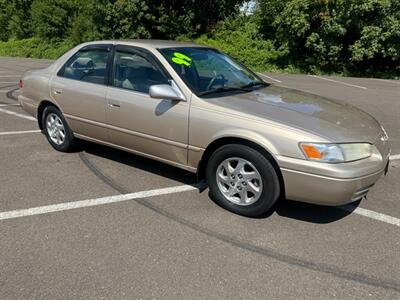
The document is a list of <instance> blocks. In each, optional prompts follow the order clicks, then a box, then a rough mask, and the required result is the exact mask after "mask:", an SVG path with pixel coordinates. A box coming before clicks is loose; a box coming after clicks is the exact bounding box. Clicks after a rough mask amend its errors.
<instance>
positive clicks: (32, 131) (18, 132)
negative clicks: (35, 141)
mask: <svg viewBox="0 0 400 300" xmlns="http://www.w3.org/2000/svg"><path fill="white" fill-rule="evenodd" d="M38 132H41V131H40V130H24V131H6V132H1V131H0V136H1V135H14V134H26V133H38Z"/></svg>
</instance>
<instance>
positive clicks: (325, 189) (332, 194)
mask: <svg viewBox="0 0 400 300" xmlns="http://www.w3.org/2000/svg"><path fill="white" fill-rule="evenodd" d="M281 171H282V175H283V180H284V182H285V194H286V198H287V199H290V200H297V201H302V202H308V203H315V204H322V205H330V206H335V205H342V204H347V203H350V202H354V201H357V200H361V199H362V198H363V197H364V196H366V195H367V193H368V191H369V189H370V188H371V187H372V186H373V185H374V184H375V182H376V181H377V180H378V179H379V178H380V177H381V176H382V174H383V173H384V172H385V168H383V169H382V170H380V171H378V172H376V173H373V174H370V175H366V176H362V177H357V178H347V179H343V178H334V177H326V176H321V175H315V174H310V173H304V172H300V171H295V170H288V169H281Z"/></svg>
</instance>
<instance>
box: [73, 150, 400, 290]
mask: <svg viewBox="0 0 400 300" xmlns="http://www.w3.org/2000/svg"><path fill="white" fill-rule="evenodd" d="M79 157H80V159H81V160H82V162H83V163H84V164H85V166H86V167H87V168H88V169H89V170H90V171H92V172H93V174H94V175H96V176H97V177H98V178H99V179H100V180H101V181H103V182H104V183H105V184H107V185H108V186H110V187H111V188H113V189H114V190H115V191H117V192H119V193H121V194H126V193H128V192H129V191H128V190H127V189H125V188H124V187H122V186H120V185H119V184H118V183H117V182H115V181H114V180H113V179H112V178H110V177H108V176H107V175H105V174H104V173H103V172H102V171H101V169H100V168H99V167H97V166H96V165H95V164H94V163H93V162H92V161H91V160H90V159H89V157H88V156H87V155H86V153H84V152H80V153H79ZM133 201H135V202H137V203H139V204H141V205H142V206H144V207H146V208H148V209H150V210H152V211H153V212H155V213H157V214H160V215H162V216H164V217H166V218H168V219H170V220H172V221H174V222H177V223H179V224H181V225H184V226H186V227H188V228H191V229H192V230H194V231H197V232H200V233H202V234H205V235H207V236H209V237H212V238H214V239H217V240H220V241H222V242H224V243H226V244H229V245H231V246H234V247H237V248H240V249H243V250H247V251H250V252H253V253H256V254H259V255H262V256H265V257H269V258H272V259H275V260H277V261H280V262H283V263H286V264H289V265H293V266H297V267H302V268H305V269H309V270H312V271H317V272H321V273H325V274H329V275H333V276H335V277H338V278H342V279H346V280H350V281H354V282H358V283H362V284H366V285H369V286H374V287H378V288H384V289H390V290H394V291H396V292H400V284H399V283H398V282H396V281H391V280H382V279H379V278H374V277H369V276H367V275H364V274H362V273H357V272H349V271H345V270H342V269H340V268H338V267H335V266H332V265H329V264H325V263H315V262H313V261H309V260H305V259H301V258H298V257H294V256H290V255H286V254H282V253H279V252H277V251H275V250H272V249H268V248H263V247H259V246H255V245H252V244H250V243H246V242H243V241H241V240H238V239H236V238H234V237H231V236H228V235H225V234H222V233H219V232H216V231H213V230H210V229H207V228H205V227H203V226H200V225H198V224H195V223H193V222H190V221H189V220H187V219H184V218H182V217H180V216H178V215H175V214H173V213H171V212H169V211H166V210H164V209H162V208H161V207H159V206H157V205H155V204H153V203H151V202H149V201H147V200H146V199H134V200H133Z"/></svg>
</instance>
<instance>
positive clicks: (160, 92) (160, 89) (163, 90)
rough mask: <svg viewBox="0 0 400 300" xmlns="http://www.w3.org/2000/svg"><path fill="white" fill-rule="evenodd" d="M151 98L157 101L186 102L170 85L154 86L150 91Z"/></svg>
mask: <svg viewBox="0 0 400 300" xmlns="http://www.w3.org/2000/svg"><path fill="white" fill-rule="evenodd" d="M149 94H150V97H151V98H155V99H168V100H178V101H186V99H185V97H184V96H183V95H180V93H178V92H177V91H176V90H175V89H174V88H173V87H172V86H170V85H169V84H156V85H152V86H151V87H150V90H149Z"/></svg>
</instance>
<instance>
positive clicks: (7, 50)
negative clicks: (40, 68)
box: [0, 38, 74, 59]
mask: <svg viewBox="0 0 400 300" xmlns="http://www.w3.org/2000/svg"><path fill="white" fill-rule="evenodd" d="M73 46H74V45H73V43H72V42H71V41H69V40H65V41H61V42H60V41H53V42H43V41H42V40H40V39H38V38H29V39H24V40H15V39H12V40H9V41H7V42H0V56H19V57H32V58H48V59H56V58H58V57H60V56H61V55H63V54H64V53H65V52H67V51H68V50H70V49H71V48H72V47H73Z"/></svg>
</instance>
